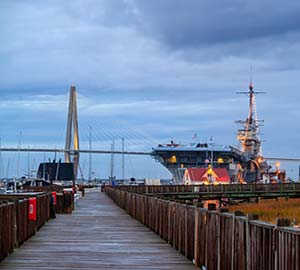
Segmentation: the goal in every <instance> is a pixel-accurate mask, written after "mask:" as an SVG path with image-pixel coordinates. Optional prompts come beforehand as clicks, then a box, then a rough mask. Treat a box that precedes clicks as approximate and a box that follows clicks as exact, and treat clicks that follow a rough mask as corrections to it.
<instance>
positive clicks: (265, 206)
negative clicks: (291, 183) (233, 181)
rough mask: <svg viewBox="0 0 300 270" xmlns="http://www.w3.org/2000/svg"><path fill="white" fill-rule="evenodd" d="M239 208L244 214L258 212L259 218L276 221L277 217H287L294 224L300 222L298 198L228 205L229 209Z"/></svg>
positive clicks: (299, 200) (232, 210)
mask: <svg viewBox="0 0 300 270" xmlns="http://www.w3.org/2000/svg"><path fill="white" fill-rule="evenodd" d="M236 210H241V211H243V212H244V213H245V214H248V213H253V214H258V215H259V219H260V220H263V221H267V222H271V223H274V224H275V223H276V219H277V218H289V219H291V220H293V221H294V224H295V225H299V224H300V199H288V200H285V199H284V198H279V199H278V200H275V199H269V200H260V201H259V202H258V203H247V204H240V205H234V206H229V211H230V212H234V211H236Z"/></svg>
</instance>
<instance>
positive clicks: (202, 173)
mask: <svg viewBox="0 0 300 270" xmlns="http://www.w3.org/2000/svg"><path fill="white" fill-rule="evenodd" d="M187 174H188V175H189V180H190V181H207V180H208V176H207V175H208V174H212V175H213V176H214V177H215V179H216V181H218V182H229V181H230V178H229V175H228V171H227V169H225V168H213V169H211V168H188V169H187Z"/></svg>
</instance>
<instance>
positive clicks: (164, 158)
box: [152, 80, 285, 184]
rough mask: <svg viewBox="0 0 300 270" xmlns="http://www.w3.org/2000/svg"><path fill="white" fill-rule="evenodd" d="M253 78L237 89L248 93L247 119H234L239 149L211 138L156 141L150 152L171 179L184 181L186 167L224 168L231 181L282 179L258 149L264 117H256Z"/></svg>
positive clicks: (177, 181) (248, 181) (179, 182)
mask: <svg viewBox="0 0 300 270" xmlns="http://www.w3.org/2000/svg"><path fill="white" fill-rule="evenodd" d="M260 93H263V92H255V91H254V86H253V83H252V80H251V82H250V84H249V89H248V91H245V92H238V94H246V95H248V96H249V109H248V116H247V118H246V120H240V121H236V122H237V124H239V125H240V127H241V128H240V129H238V134H237V139H238V141H239V142H240V149H237V148H235V147H233V146H230V145H229V146H221V145H217V144H215V143H213V142H212V141H210V142H205V143H191V144H187V145H183V144H178V143H176V142H175V141H171V142H170V143H168V144H159V145H158V146H157V147H155V148H154V149H153V151H152V156H153V157H154V158H155V159H156V160H157V161H158V162H160V163H161V164H162V165H163V166H165V167H166V168H167V169H168V170H169V171H170V172H171V174H172V175H173V179H174V182H175V183H177V184H182V183H183V175H184V172H185V170H186V169H187V168H208V166H211V167H213V168H226V169H227V171H228V175H229V177H230V181H231V183H253V182H265V183H268V182H272V181H284V180H285V172H280V171H278V170H277V171H271V166H270V165H269V164H268V163H267V162H266V160H265V159H264V158H263V156H262V154H261V153H262V152H261V140H260V137H259V128H260V127H261V126H262V123H263V121H261V120H258V119H257V112H256V95H257V94H260Z"/></svg>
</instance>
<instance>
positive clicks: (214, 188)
mask: <svg viewBox="0 0 300 270" xmlns="http://www.w3.org/2000/svg"><path fill="white" fill-rule="evenodd" d="M115 188H116V189H120V190H125V191H129V192H134V193H142V194H165V193H241V192H245V193H247V192H248V193H253V192H279V193H280V192H283V193H284V192H299V193H300V183H282V184H230V185H221V184H220V185H153V186H150V185H149V186H148V185H141V186H135V185H127V186H126V185H124V186H123V185H119V186H116V187H115Z"/></svg>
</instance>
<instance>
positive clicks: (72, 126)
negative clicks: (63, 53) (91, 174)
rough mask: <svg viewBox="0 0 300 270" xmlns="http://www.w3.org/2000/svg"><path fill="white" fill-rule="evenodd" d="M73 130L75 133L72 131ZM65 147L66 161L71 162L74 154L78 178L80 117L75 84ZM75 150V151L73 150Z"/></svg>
mask: <svg viewBox="0 0 300 270" xmlns="http://www.w3.org/2000/svg"><path fill="white" fill-rule="evenodd" d="M72 131H73V133H72ZM72 140H73V149H71V142H72ZM65 149H66V150H68V151H66V152H65V162H67V163H70V162H71V156H73V160H72V162H73V164H74V176H75V179H76V178H77V172H78V166H79V151H78V150H79V135H78V118H77V101H76V87H75V86H74V85H72V86H71V88H70V96H69V108H68V120H67V133H66V144H65ZM71 150H73V151H71Z"/></svg>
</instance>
